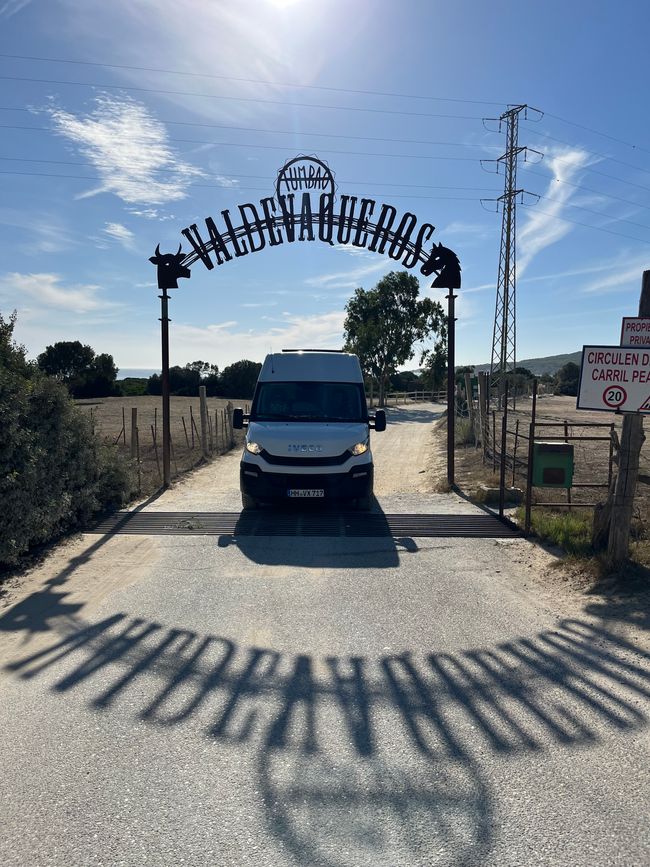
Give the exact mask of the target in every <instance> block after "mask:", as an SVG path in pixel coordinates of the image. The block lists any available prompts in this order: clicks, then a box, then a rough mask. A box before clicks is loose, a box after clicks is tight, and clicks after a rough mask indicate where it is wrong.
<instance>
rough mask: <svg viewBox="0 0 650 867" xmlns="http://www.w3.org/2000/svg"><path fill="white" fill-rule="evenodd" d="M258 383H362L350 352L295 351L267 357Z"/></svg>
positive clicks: (357, 367)
mask: <svg viewBox="0 0 650 867" xmlns="http://www.w3.org/2000/svg"><path fill="white" fill-rule="evenodd" d="M259 380H260V382H271V381H275V382H358V383H363V374H362V373H361V365H360V364H359V359H358V357H357V356H356V355H353V354H352V353H351V352H332V350H319V349H296V350H291V351H290V352H286V351H285V352H274V353H273V354H272V355H267V356H266V358H265V359H264V364H263V365H262V370H261V371H260V376H259Z"/></svg>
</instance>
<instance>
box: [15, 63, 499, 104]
mask: <svg viewBox="0 0 650 867" xmlns="http://www.w3.org/2000/svg"><path fill="white" fill-rule="evenodd" d="M0 57H2V58H6V59H10V60H36V61H39V62H43V63H68V64H73V65H76V66H99V67H103V68H105V69H128V70H131V71H135V72H164V73H168V74H170V75H184V76H187V77H191V78H211V79H215V80H220V81H239V82H242V83H245V84H263V85H265V86H267V87H291V88H300V89H302V90H325V91H331V92H332V93H352V94H356V95H360V96H389V97H395V98H396V99H423V100H429V101H434V102H459V103H466V104H468V105H504V101H501V102H489V101H487V100H480V99H459V98H456V97H451V96H423V95H422V94H417V93H395V92H386V91H381V90H357V89H353V88H349V87H325V86H323V85H318V84H290V83H288V82H282V81H264V80H263V79H261V78H237V77H235V76H232V75H216V74H214V73H208V72H187V71H184V70H180V69H165V68H162V67H155V66H130V65H127V64H124V63H100V62H99V61H96V60H70V59H66V58H60V57H35V56H33V55H27V54H3V53H0Z"/></svg>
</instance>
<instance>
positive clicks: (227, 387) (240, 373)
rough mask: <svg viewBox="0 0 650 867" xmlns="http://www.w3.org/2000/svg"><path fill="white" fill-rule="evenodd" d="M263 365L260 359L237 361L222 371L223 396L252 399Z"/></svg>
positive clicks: (221, 386)
mask: <svg viewBox="0 0 650 867" xmlns="http://www.w3.org/2000/svg"><path fill="white" fill-rule="evenodd" d="M261 369H262V365H261V364H260V363H259V362H258V361H248V360H247V359H244V360H242V361H236V362H235V363H234V364H229V365H228V367H224V369H223V370H222V371H221V377H220V389H221V391H220V393H221V395H222V396H223V397H239V398H246V399H250V398H252V397H253V392H254V391H255V383H256V382H257V377H258V376H259V375H260V370H261Z"/></svg>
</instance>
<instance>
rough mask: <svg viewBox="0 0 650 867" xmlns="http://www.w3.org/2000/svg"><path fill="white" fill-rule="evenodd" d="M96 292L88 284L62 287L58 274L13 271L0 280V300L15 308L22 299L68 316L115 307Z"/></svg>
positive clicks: (94, 288)
mask: <svg viewBox="0 0 650 867" xmlns="http://www.w3.org/2000/svg"><path fill="white" fill-rule="evenodd" d="M99 292H100V287H99V286H95V285H92V284H72V285H69V286H65V285H62V284H61V277H60V276H59V275H58V274H19V273H17V272H13V273H9V274H5V275H4V276H2V277H0V297H1V298H3V299H4V300H5V301H6V302H7V303H9V304H10V305H12V306H15V307H18V308H20V307H21V304H22V302H23V301H25V300H27V301H30V300H31V301H32V302H37V303H38V304H40V305H41V306H42V307H46V308H50V309H52V310H61V311H67V312H69V313H88V312H90V311H98V310H106V309H109V308H114V307H117V306H119V305H117V304H115V303H113V302H111V301H106V300H105V299H104V298H102V297H101V296H100V294H99Z"/></svg>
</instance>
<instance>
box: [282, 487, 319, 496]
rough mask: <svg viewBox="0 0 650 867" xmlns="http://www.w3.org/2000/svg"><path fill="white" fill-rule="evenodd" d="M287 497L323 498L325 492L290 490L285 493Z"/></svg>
mask: <svg viewBox="0 0 650 867" xmlns="http://www.w3.org/2000/svg"><path fill="white" fill-rule="evenodd" d="M287 496H289V497H324V496H325V491H324V490H323V489H322V488H290V489H289V490H288V491H287Z"/></svg>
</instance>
